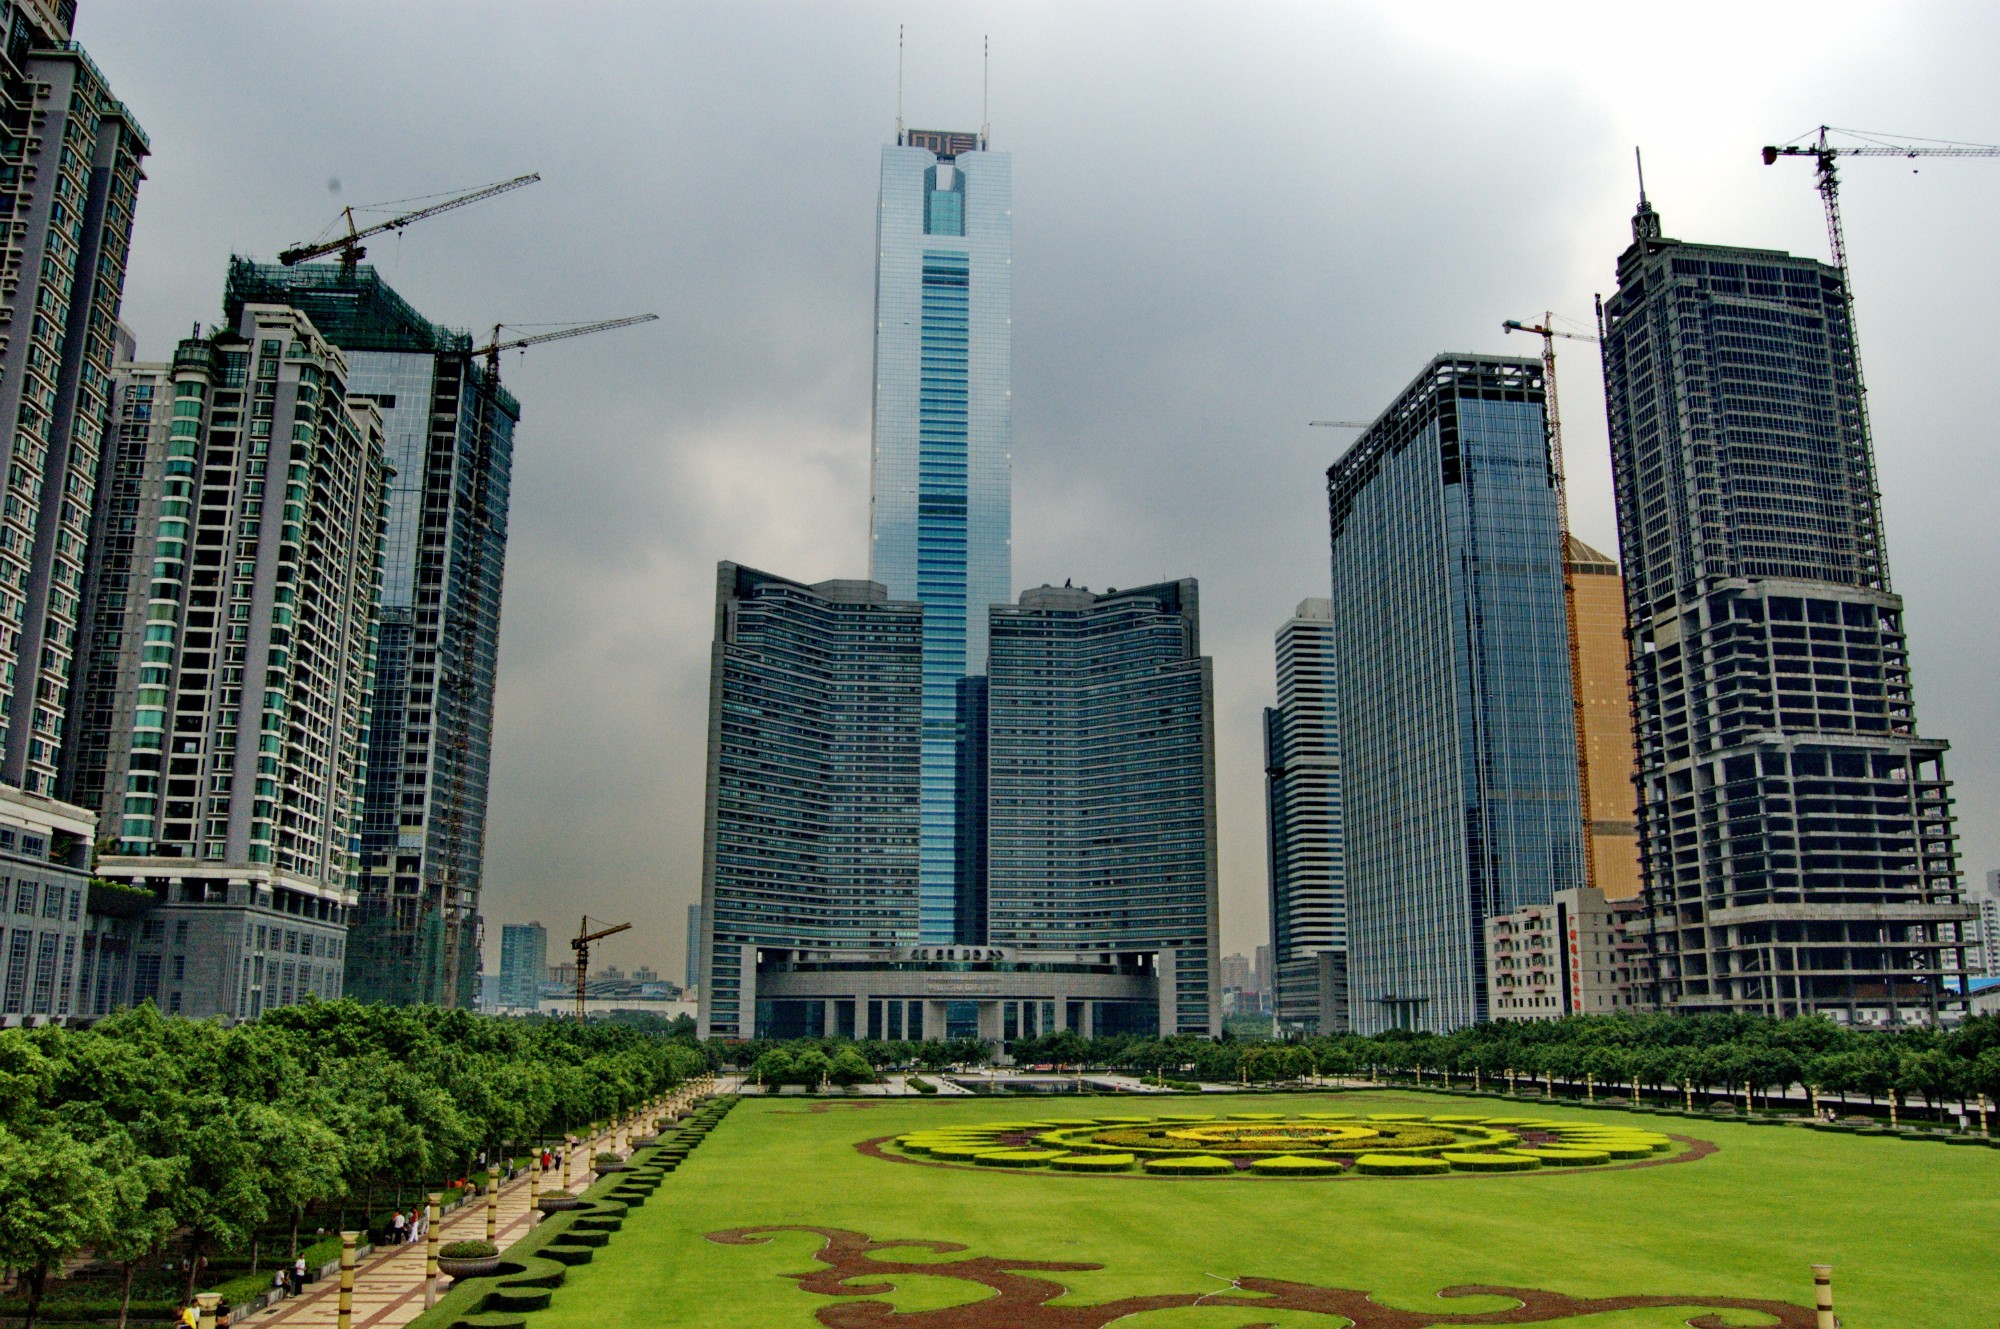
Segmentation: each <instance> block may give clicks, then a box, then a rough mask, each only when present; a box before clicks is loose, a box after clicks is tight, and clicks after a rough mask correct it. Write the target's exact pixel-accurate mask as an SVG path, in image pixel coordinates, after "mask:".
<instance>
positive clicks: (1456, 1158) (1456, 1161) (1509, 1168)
mask: <svg viewBox="0 0 2000 1329" xmlns="http://www.w3.org/2000/svg"><path fill="white" fill-rule="evenodd" d="M1438 1159H1439V1161H1440V1162H1445V1163H1449V1164H1451V1167H1452V1171H1454V1172H1532V1171H1534V1170H1535V1169H1536V1168H1538V1167H1540V1166H1541V1165H1542V1160H1540V1159H1539V1158H1531V1157H1529V1156H1528V1155H1527V1154H1503V1153H1491V1154H1439V1155H1438Z"/></svg>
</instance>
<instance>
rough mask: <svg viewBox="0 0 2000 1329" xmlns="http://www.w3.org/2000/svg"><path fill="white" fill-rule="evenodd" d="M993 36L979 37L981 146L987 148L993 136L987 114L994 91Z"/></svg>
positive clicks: (990, 119)
mask: <svg viewBox="0 0 2000 1329" xmlns="http://www.w3.org/2000/svg"><path fill="white" fill-rule="evenodd" d="M992 66H993V38H992V37H990V36H982V37H981V38H980V39H979V148H980V151H982V152H984V151H985V150H986V146H987V144H988V143H989V142H990V141H991V140H992V138H993V120H992V117H991V116H989V115H988V114H987V110H988V103H989V100H990V98H991V96H992V92H993V70H992Z"/></svg>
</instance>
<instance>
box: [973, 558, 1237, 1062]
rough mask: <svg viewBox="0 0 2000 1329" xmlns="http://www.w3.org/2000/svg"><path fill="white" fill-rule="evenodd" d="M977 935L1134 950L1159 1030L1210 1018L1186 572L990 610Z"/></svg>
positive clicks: (1199, 755)
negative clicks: (1151, 975) (1146, 968)
mask: <svg viewBox="0 0 2000 1329" xmlns="http://www.w3.org/2000/svg"><path fill="white" fill-rule="evenodd" d="M991 613H992V624H991V626H992V652H991V656H990V660H989V673H988V678H987V705H988V724H987V756H988V763H989V765H988V776H987V778H988V782H989V786H988V830H987V834H988V847H987V856H988V878H987V883H988V885H987V917H986V929H987V932H986V935H987V940H988V941H990V942H991V943H992V944H993V945H995V946H1013V947H1022V948H1037V949H1046V950H1077V951H1083V950H1095V951H1108V952H1118V951H1121V950H1131V951H1140V950H1144V951H1151V952H1156V953H1157V954H1158V955H1159V956H1160V957H1161V962H1160V970H1161V973H1160V981H1161V983H1162V984H1163V985H1166V986H1168V987H1170V988H1171V991H1172V997H1171V1001H1170V1002H1169V1000H1168V998H1167V996H1166V994H1164V993H1163V994H1162V999H1161V1009H1162V1010H1163V1011H1166V1010H1171V1011H1172V1019H1171V1021H1166V1020H1163V1021H1162V1024H1163V1026H1165V1025H1167V1024H1169V1023H1170V1024H1171V1026H1172V1027H1162V1028H1161V1029H1160V1031H1159V1032H1160V1033H1161V1034H1162V1035H1163V1036H1164V1035H1167V1034H1172V1033H1176V1032H1179V1033H1196V1034H1218V1033H1220V1032H1221V1018H1222V1017H1221V991H1220V988H1219V986H1218V983H1217V978H1218V972H1217V957H1218V954H1219V943H1218V937H1217V933H1216V918H1217V913H1216V908H1217V904H1216V886H1217V875H1216V850H1215V733H1214V727H1215V726H1214V696H1213V693H1214V684H1213V680H1212V676H1211V667H1210V663H1209V661H1208V659H1207V658H1206V657H1205V656H1203V655H1202V654H1201V618H1200V610H1199V602H1198V599H1197V592H1196V586H1195V583H1194V582H1193V581H1191V580H1189V581H1177V582H1166V583H1163V584H1161V585H1157V586H1147V587H1140V588H1138V589H1135V590H1129V591H1107V592H1104V593H1103V594H1101V595H1100V594H1093V593H1092V592H1090V591H1088V590H1083V589H1080V588H1071V587H1043V588H1041V589H1039V590H1031V591H1024V592H1022V593H1021V599H1020V603H1019V604H1018V605H1012V606H1008V605H1002V606H997V607H995V608H994V609H993V610H992V611H991Z"/></svg>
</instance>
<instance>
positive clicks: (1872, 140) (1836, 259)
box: [1763, 125, 2000, 590]
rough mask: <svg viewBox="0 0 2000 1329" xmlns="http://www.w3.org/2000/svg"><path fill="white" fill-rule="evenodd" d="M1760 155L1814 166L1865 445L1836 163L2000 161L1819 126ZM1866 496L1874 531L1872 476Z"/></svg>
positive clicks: (1941, 144)
mask: <svg viewBox="0 0 2000 1329" xmlns="http://www.w3.org/2000/svg"><path fill="white" fill-rule="evenodd" d="M1833 134H1845V135H1847V136H1848V137H1849V138H1852V139H1855V140H1857V142H1854V143H1845V144H1843V143H1836V142H1834V141H1833V140H1832V139H1831V138H1830V137H1829V136H1830V135H1833ZM1801 140H1803V141H1801ZM1763 155H1764V165H1766V166H1774V165H1776V164H1777V161H1778V158H1780V157H1810V158H1811V159H1812V161H1813V171H1814V174H1815V175H1816V176H1817V177H1818V182H1817V185H1816V188H1817V189H1818V190H1819V197H1820V202H1821V204H1822V205H1823V206H1824V207H1825V208H1826V241H1827V248H1828V249H1829V250H1830V251H1831V252H1832V254H1833V266H1834V268H1835V269H1836V270H1838V271H1839V273H1840V298H1841V303H1842V304H1843V305H1845V306H1846V313H1847V345H1848V348H1849V353H1850V354H1851V355H1852V356H1853V359H1854V394H1855V404H1856V407H1857V414H1856V419H1855V423H1856V424H1857V426H1858V427H1859V429H1860V431H1861V434H1860V436H1861V438H1862V439H1864V440H1870V439H1872V438H1873V437H1874V431H1873V430H1872V429H1870V428H1869V425H1868V379H1867V376H1866V375H1864V374H1863V373H1862V372H1861V334H1860V332H1859V331H1858V330H1857V329H1856V326H1855V318H1854V281H1853V279H1852V277H1851V276H1850V275H1849V273H1848V270H1847V232H1846V229H1845V228H1844V227H1842V226H1841V224H1840V176H1839V172H1838V170H1837V169H1836V165H1835V163H1837V162H1838V161H1839V159H1840V158H1842V157H1904V158H1917V157H2000V147H1996V146H1994V145H1991V144H1986V143H1951V142H1947V141H1945V140H1943V139H1918V140H1917V141H1916V142H1914V143H1889V142H1886V141H1884V139H1883V138H1882V136H1881V135H1879V134H1870V133H1865V132H1863V131H1861V130H1858V129H1835V128H1833V127H1832V126H1830V125H1821V126H1820V127H1819V129H1818V131H1817V132H1816V133H1812V134H1802V135H1800V136H1799V138H1798V139H1794V140H1793V141H1791V142H1790V143H1779V144H1774V145H1773V144H1767V145H1766V146H1765V148H1764V154H1763ZM1869 491H1870V494H1871V501H1872V502H1873V503H1874V505H1875V522H1876V525H1878V526H1879V525H1880V524H1881V522H1882V507H1881V504H1882V498H1881V494H1880V493H1879V492H1877V491H1876V488H1875V484H1874V480H1873V478H1872V477H1871V478H1870V481H1869ZM1881 577H1882V588H1883V589H1884V590H1887V589H1888V586H1889V577H1888V572H1887V570H1886V569H1884V571H1883V572H1882V574H1881Z"/></svg>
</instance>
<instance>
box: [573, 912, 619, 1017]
mask: <svg viewBox="0 0 2000 1329" xmlns="http://www.w3.org/2000/svg"><path fill="white" fill-rule="evenodd" d="M598 921H599V922H600V923H601V922H603V921H604V920H602V919H599V920H598ZM631 926H632V925H631V924H630V923H613V924H611V925H610V926H608V927H601V928H599V929H597V930H596V931H595V932H593V931H591V930H590V915H589V914H585V915H584V916H583V921H582V922H581V923H579V924H577V928H576V936H575V938H574V939H572V940H571V942H570V944H569V948H570V949H571V950H573V951H575V952H576V1018H577V1019H579V1020H581V1019H582V1018H583V998H584V984H585V983H586V982H588V981H589V978H590V943H591V942H593V941H602V940H604V938H606V937H611V936H616V935H617V934H618V933H620V932H625V931H627V930H629V929H630V928H631Z"/></svg>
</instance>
